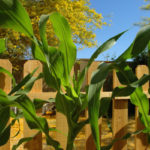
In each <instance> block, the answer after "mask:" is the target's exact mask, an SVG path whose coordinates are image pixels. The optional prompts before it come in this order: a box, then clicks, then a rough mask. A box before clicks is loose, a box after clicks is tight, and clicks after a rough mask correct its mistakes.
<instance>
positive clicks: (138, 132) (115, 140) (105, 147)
mask: <svg viewBox="0 0 150 150" xmlns="http://www.w3.org/2000/svg"><path fill="white" fill-rule="evenodd" d="M141 132H143V130H137V131H135V132H131V133H127V134H126V135H124V136H123V137H121V138H116V139H114V140H112V142H111V143H110V144H109V145H107V146H103V147H102V148H101V150H110V149H111V147H112V146H113V144H114V143H116V142H117V141H120V140H126V139H128V138H130V137H131V136H135V135H138V134H140V133H141Z"/></svg>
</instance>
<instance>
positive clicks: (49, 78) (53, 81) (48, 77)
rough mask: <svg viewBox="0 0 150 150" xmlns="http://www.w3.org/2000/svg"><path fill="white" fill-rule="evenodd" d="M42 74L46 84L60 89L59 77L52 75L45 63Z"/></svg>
mask: <svg viewBox="0 0 150 150" xmlns="http://www.w3.org/2000/svg"><path fill="white" fill-rule="evenodd" d="M43 75H44V79H45V82H46V83H47V85H48V86H50V87H51V88H54V89H56V90H59V89H60V85H61V81H60V79H59V78H57V77H56V76H53V74H52V72H51V70H50V68H49V67H48V66H47V65H46V64H44V65H43Z"/></svg>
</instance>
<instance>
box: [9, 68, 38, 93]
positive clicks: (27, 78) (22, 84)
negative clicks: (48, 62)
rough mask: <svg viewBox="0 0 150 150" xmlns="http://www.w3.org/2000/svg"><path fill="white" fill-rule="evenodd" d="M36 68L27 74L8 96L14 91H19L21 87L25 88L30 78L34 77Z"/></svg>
mask: <svg viewBox="0 0 150 150" xmlns="http://www.w3.org/2000/svg"><path fill="white" fill-rule="evenodd" d="M37 69H38V68H35V69H34V70H33V71H32V73H29V74H28V75H26V76H25V77H24V78H23V80H22V81H21V82H20V83H19V84H18V85H16V86H15V87H14V88H13V89H12V90H11V91H10V92H9V94H8V95H12V94H13V93H15V92H16V91H19V90H20V89H21V88H22V87H23V86H25V85H26V84H27V83H28V82H29V81H30V80H31V78H32V76H33V75H34V73H35V72H36V71H37Z"/></svg>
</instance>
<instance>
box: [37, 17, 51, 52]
mask: <svg viewBox="0 0 150 150" xmlns="http://www.w3.org/2000/svg"><path fill="white" fill-rule="evenodd" d="M48 19H49V15H42V16H41V17H40V21H39V32H40V38H41V41H42V45H43V50H44V51H45V52H48V42H47V37H46V23H47V21H48Z"/></svg>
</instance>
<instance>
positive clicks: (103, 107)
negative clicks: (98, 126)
mask: <svg viewBox="0 0 150 150" xmlns="http://www.w3.org/2000/svg"><path fill="white" fill-rule="evenodd" d="M110 103H111V98H110V97H103V98H101V100H100V107H99V118H100V117H102V116H104V115H106V114H107V112H108V110H109V108H110Z"/></svg>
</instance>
